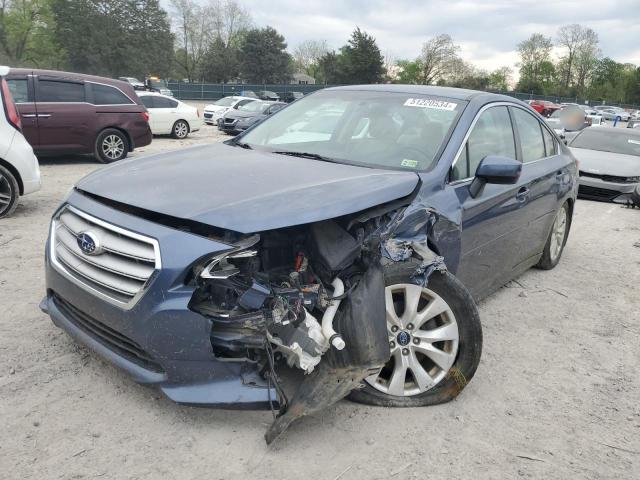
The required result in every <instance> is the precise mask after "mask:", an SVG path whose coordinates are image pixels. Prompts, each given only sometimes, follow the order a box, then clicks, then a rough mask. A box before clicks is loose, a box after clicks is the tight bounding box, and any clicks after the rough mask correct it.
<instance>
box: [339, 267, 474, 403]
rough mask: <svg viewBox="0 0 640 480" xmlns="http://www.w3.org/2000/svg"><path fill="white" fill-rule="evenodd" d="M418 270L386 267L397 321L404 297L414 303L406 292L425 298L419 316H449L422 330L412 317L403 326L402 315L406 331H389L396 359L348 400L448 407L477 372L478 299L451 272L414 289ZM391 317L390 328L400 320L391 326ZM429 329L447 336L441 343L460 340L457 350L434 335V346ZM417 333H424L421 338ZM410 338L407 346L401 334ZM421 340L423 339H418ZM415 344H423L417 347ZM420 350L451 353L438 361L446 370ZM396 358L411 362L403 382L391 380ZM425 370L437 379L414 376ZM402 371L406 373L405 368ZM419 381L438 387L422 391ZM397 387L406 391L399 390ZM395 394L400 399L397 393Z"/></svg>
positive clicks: (437, 318) (389, 296)
mask: <svg viewBox="0 0 640 480" xmlns="http://www.w3.org/2000/svg"><path fill="white" fill-rule="evenodd" d="M417 266H418V263H417V262H415V261H410V262H398V263H395V264H391V265H388V266H387V267H386V268H385V285H386V287H387V288H386V292H385V297H386V298H387V305H393V307H392V308H391V311H394V312H395V315H396V317H397V316H398V306H399V304H401V303H403V302H402V300H400V301H399V300H398V299H399V298H400V297H399V295H400V296H403V295H404V296H403V298H409V293H406V295H405V294H402V295H401V294H400V293H399V292H401V291H403V290H404V289H407V291H415V292H419V294H420V299H421V300H420V303H417V311H418V312H420V313H423V314H424V313H425V312H427V311H428V309H430V308H431V307H432V305H433V306H437V305H444V308H445V310H446V311H445V312H443V313H441V314H439V315H437V316H435V317H433V318H431V319H430V320H427V321H426V322H425V323H424V324H423V325H422V326H418V325H419V324H418V323H417V322H418V321H419V320H417V321H416V325H411V324H410V319H411V318H418V317H412V316H411V315H409V316H407V319H406V320H405V321H403V320H402V317H404V316H405V315H404V311H403V314H401V315H399V316H400V320H401V322H402V323H403V324H404V325H403V328H402V329H398V331H395V332H392V328H389V338H390V346H391V347H392V358H391V360H389V362H388V363H387V365H385V367H384V368H383V369H382V371H381V372H380V373H379V374H378V375H374V376H372V377H369V378H367V379H365V382H364V387H363V388H361V389H358V390H354V391H352V392H351V393H350V394H349V398H350V399H352V400H354V401H356V402H360V403H365V404H368V405H378V406H384V407H422V406H428V405H437V404H440V403H444V402H448V401H450V400H453V399H454V398H455V397H457V396H458V394H459V393H460V392H461V391H462V389H463V388H464V387H465V386H466V384H467V383H468V382H469V381H470V380H471V379H472V378H473V375H474V374H475V372H476V369H477V368H478V363H479V362H480V354H481V353H482V326H481V324H480V316H479V315H478V310H477V308H476V304H475V302H474V301H473V298H472V297H471V295H470V294H469V292H468V290H467V289H466V288H465V287H464V286H463V285H462V283H460V281H459V280H458V279H457V278H456V277H454V276H453V275H452V274H451V273H449V272H439V271H436V272H434V273H433V274H432V275H431V276H430V277H429V282H428V284H427V287H426V288H423V287H421V286H418V285H415V284H414V283H413V282H412V281H411V275H412V274H413V272H414V271H415V269H416V267H417ZM414 289H417V290H414ZM427 298H428V300H429V301H428V302H427V301H426V300H427ZM441 301H442V302H443V303H441ZM389 311H390V309H389V308H387V312H389ZM390 317H392V315H391V314H390V313H387V321H388V324H389V325H391V324H392V323H393V322H394V321H395V320H393V321H390V320H389V319H390ZM427 318H429V317H427ZM428 327H435V328H436V329H438V331H439V332H440V333H441V334H442V335H441V338H445V337H446V338H449V337H451V338H454V337H457V340H455V343H456V344H455V345H454V340H448V341H436V342H433V333H432V334H431V335H432V337H431V340H430V341H429V340H425V334H426V335H429V333H428V332H429V330H427V329H426V328H428ZM456 327H457V328H456ZM444 328H446V330H444ZM431 330H433V329H432V328H431ZM418 332H421V333H419V334H418ZM407 333H408V334H409V337H410V338H409V340H408V343H404V342H405V341H406V340H407V339H406V338H401V335H403V334H407ZM419 335H421V338H417V337H418V336H419ZM416 341H419V342H420V343H419V344H417V345H416V343H415V342H416ZM403 345H404V346H403ZM421 347H422V348H424V347H426V348H427V349H429V350H430V351H433V350H432V349H434V348H436V349H438V351H439V352H440V353H441V354H442V353H446V354H447V355H446V356H445V357H440V355H438V356H435V357H434V358H440V360H439V362H441V363H444V364H445V366H444V368H441V367H440V366H438V365H437V364H436V363H435V362H434V361H432V360H431V359H430V357H427V356H426V355H424V354H422V353H421V351H419V349H420V348H421ZM403 350H407V351H408V352H409V354H407V355H404V353H403ZM416 353H417V354H416ZM431 355H433V354H431ZM396 358H398V359H403V358H406V361H407V362H408V364H407V365H408V369H407V370H406V371H405V373H404V374H402V373H400V375H399V377H398V378H400V381H399V382H393V381H392V379H393V378H394V376H393V374H392V369H393V367H394V366H395V362H396V360H395V359H396ZM445 359H446V360H445ZM416 360H417V361H418V365H417V369H415V370H414V368H412V365H416V364H415V362H416ZM420 369H421V370H422V372H426V371H428V373H429V374H430V375H432V376H431V377H425V376H424V374H422V373H421V374H420V375H418V374H416V373H414V371H416V372H418V371H420ZM400 371H401V372H402V369H400ZM407 372H410V373H407ZM418 378H422V381H423V382H424V379H425V378H426V379H428V380H429V381H432V382H433V383H431V384H428V383H426V384H424V383H423V386H420V384H419V381H418ZM394 384H395V386H394ZM398 386H399V388H400V389H401V391H398V388H396V387H398ZM393 390H396V391H398V393H401V394H399V395H398V394H393ZM390 391H391V392H390Z"/></svg>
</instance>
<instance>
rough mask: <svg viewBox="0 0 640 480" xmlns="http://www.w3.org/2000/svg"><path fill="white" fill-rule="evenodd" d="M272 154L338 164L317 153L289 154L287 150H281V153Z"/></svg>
mask: <svg viewBox="0 0 640 480" xmlns="http://www.w3.org/2000/svg"><path fill="white" fill-rule="evenodd" d="M273 153H277V154H278V155H289V156H290V157H299V158H310V159H312V160H320V161H323V162H331V163H338V162H337V161H336V160H334V159H333V158H329V157H325V156H323V155H320V154H318V153H309V152H291V151H289V150H283V151H281V152H273Z"/></svg>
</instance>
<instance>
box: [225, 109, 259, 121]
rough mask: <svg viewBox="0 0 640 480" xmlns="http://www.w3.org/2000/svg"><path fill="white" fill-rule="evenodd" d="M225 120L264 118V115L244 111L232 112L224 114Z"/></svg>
mask: <svg viewBox="0 0 640 480" xmlns="http://www.w3.org/2000/svg"><path fill="white" fill-rule="evenodd" d="M224 116H225V118H233V119H238V120H240V119H241V118H242V119H243V118H252V117H263V116H264V115H263V114H262V113H259V112H246V111H243V110H232V111H230V112H227V113H225V114H224Z"/></svg>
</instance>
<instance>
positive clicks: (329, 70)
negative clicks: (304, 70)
mask: <svg viewBox="0 0 640 480" xmlns="http://www.w3.org/2000/svg"><path fill="white" fill-rule="evenodd" d="M316 75H317V76H316V81H317V82H318V83H325V84H338V83H341V81H342V80H341V78H342V77H341V72H340V65H339V62H338V54H337V53H336V52H328V53H325V54H324V55H323V56H322V57H321V58H320V60H318V69H317V72H316Z"/></svg>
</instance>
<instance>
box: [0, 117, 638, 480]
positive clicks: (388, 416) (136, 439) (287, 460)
mask: <svg viewBox="0 0 640 480" xmlns="http://www.w3.org/2000/svg"><path fill="white" fill-rule="evenodd" d="M219 139H220V136H218V135H217V132H216V131H215V130H214V129H213V128H211V127H204V129H203V130H202V131H201V132H199V133H197V134H195V135H194V136H193V138H191V139H190V140H186V141H176V140H171V139H168V138H161V139H155V140H154V142H153V143H152V144H151V145H150V146H148V147H145V148H143V149H140V150H139V151H136V152H135V154H134V155H135V156H141V155H144V154H148V153H151V152H155V151H161V150H169V149H177V148H181V147H182V146H184V145H186V144H190V143H198V142H203V141H212V140H219ZM99 167H100V165H99V164H97V163H95V162H94V161H93V160H92V159H91V158H86V157H76V158H66V159H48V160H46V159H45V160H43V161H42V173H43V182H44V183H43V188H42V190H41V191H40V192H38V193H36V194H33V195H30V196H27V197H24V198H23V199H21V201H20V205H19V206H18V209H17V211H16V213H15V215H14V216H13V217H12V218H9V219H5V220H0V425H2V427H1V428H0V478H3V479H5V478H6V479H27V478H37V479H45V478H46V479H49V478H52V479H53V478H55V479H81V478H82V479H84V478H88V479H90V478H116V479H156V478H162V479H201V478H207V479H212V480H220V479H244V478H264V479H267V478H273V479H280V478H282V479H294V478H295V479H299V478H306V479H327V480H336V479H343V480H344V479H367V480H370V479H390V478H392V479H394V480H395V479H455V478H460V479H468V478H475V479H489V478H490V479H503V478H505V479H506V478H509V479H511V478H535V479H613V478H615V479H638V478H640V381H639V380H638V371H639V370H640V297H639V295H640V293H639V289H638V285H639V284H640V211H639V210H628V209H625V208H622V207H620V206H616V205H611V204H603V203H595V202H588V201H579V202H578V204H577V207H576V212H575V217H574V224H573V228H572V232H571V235H570V237H569V242H568V244H567V247H566V250H565V252H564V257H563V259H562V261H561V263H560V265H559V266H558V267H557V268H556V269H555V270H552V271H537V270H532V271H529V272H528V273H526V274H525V275H523V276H522V277H521V278H519V279H518V280H517V281H514V282H512V283H511V284H509V285H508V286H506V287H505V288H503V289H501V290H500V291H498V292H497V293H495V294H494V295H492V296H491V297H490V298H488V299H487V300H485V301H484V302H482V303H481V304H480V315H481V318H482V321H483V326H484V334H485V337H484V338H485V343H484V352H483V356H482V361H481V363H480V367H479V369H478V373H477V374H476V377H475V378H474V379H473V381H472V382H471V383H470V385H469V386H468V387H467V388H466V390H465V391H464V392H463V393H462V394H461V395H460V397H458V399H457V400H456V401H454V402H451V403H449V404H446V405H441V406H438V407H431V408H419V409H387V408H379V407H368V406H362V405H358V404H355V403H351V402H349V401H346V400H345V401H342V402H340V403H338V404H337V405H335V406H334V407H332V408H329V409H328V410H326V411H324V412H323V413H321V414H319V415H316V416H313V417H310V418H307V419H305V420H303V421H302V422H300V423H298V424H297V425H295V426H293V427H292V428H291V430H290V431H289V432H288V434H287V435H286V437H285V438H284V439H283V440H282V441H281V442H280V443H278V444H276V445H275V446H274V447H272V448H267V447H266V446H265V443H264V440H263V434H264V432H265V430H266V428H267V426H268V425H269V423H270V421H271V413H269V412H266V411H258V412H228V411H219V410H207V409H196V408H189V407H183V406H178V405H175V404H173V403H171V402H170V401H168V400H166V399H165V398H164V397H162V396H161V395H160V394H159V393H158V392H157V391H155V390H153V389H149V388H146V387H142V386H139V385H137V384H135V383H134V382H133V381H131V380H130V379H129V378H128V377H127V376H126V375H125V374H124V373H122V372H120V371H119V370H116V369H115V368H114V367H112V366H110V365H109V364H107V363H105V362H103V361H101V360H99V359H98V358H97V357H94V356H93V355H92V354H90V353H89V352H88V351H87V350H86V349H84V348H82V347H80V346H78V345H77V344H75V343H74V342H73V341H72V340H71V339H70V338H69V337H68V336H67V335H66V334H65V333H63V332H62V331H61V330H59V329H57V328H56V327H54V325H53V324H52V323H51V321H50V320H49V318H48V317H46V316H45V315H44V314H42V313H41V312H40V311H39V310H38V302H39V301H40V299H41V298H42V296H43V294H44V278H43V267H42V264H43V249H44V244H45V237H46V235H47V228H48V222H49V217H50V215H51V213H52V212H53V210H54V209H55V208H56V206H57V205H58V204H59V202H60V201H61V199H62V198H63V197H64V195H65V193H66V192H67V191H68V190H69V188H70V187H71V186H72V184H73V183H74V182H76V181H77V180H78V179H80V178H81V177H82V176H83V175H85V174H87V173H89V172H91V171H92V170H94V169H96V168H99Z"/></svg>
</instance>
